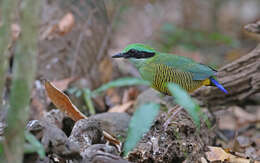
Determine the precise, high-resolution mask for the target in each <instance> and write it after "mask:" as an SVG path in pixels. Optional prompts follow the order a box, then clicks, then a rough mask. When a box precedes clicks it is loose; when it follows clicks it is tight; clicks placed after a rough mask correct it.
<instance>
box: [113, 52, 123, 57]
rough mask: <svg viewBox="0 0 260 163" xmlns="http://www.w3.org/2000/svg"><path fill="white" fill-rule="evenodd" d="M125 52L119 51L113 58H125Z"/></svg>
mask: <svg viewBox="0 0 260 163" xmlns="http://www.w3.org/2000/svg"><path fill="white" fill-rule="evenodd" d="M124 57H125V56H124V53H118V54H116V55H113V56H112V58H124Z"/></svg>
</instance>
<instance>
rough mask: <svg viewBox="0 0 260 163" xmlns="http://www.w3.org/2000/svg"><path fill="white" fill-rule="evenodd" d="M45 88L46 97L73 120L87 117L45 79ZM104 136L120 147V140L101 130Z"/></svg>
mask: <svg viewBox="0 0 260 163" xmlns="http://www.w3.org/2000/svg"><path fill="white" fill-rule="evenodd" d="M44 86H45V90H46V92H47V95H48V97H49V98H50V99H51V101H52V102H53V104H54V105H55V106H56V107H57V108H58V109H60V110H61V111H63V112H65V113H66V114H67V115H68V116H69V117H70V118H71V119H73V120H74V121H78V120H80V119H84V118H87V116H85V115H84V114H83V113H81V112H80V111H79V110H78V108H77V107H76V106H75V105H73V104H72V103H71V101H70V99H69V98H68V96H67V95H65V94H64V93H63V92H61V91H60V90H59V89H57V88H56V87H55V86H54V85H53V84H52V83H51V82H49V81H45V83H44ZM103 134H104V137H105V139H106V140H108V141H109V142H111V143H113V144H115V145H116V146H117V147H118V149H119V150H120V149H121V142H120V141H118V140H117V139H115V138H114V137H113V136H111V134H109V133H107V132H106V131H103Z"/></svg>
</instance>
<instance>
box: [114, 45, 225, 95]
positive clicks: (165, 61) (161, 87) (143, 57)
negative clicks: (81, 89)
mask: <svg viewBox="0 0 260 163" xmlns="http://www.w3.org/2000/svg"><path fill="white" fill-rule="evenodd" d="M112 58H125V59H127V60H129V61H130V62H131V63H132V64H133V65H134V66H135V67H136V68H137V69H138V71H139V73H140V75H141V77H142V78H143V79H144V80H146V81H148V82H149V83H150V84H151V87H152V88H154V89H155V90H157V91H159V92H161V93H163V94H165V95H169V96H171V93H170V91H169V90H168V87H167V85H168V83H175V84H178V85H179V86H180V87H182V88H183V89H184V90H186V91H187V92H188V93H192V92H194V91H195V90H196V89H198V88H200V87H202V86H215V87H217V88H219V89H220V90H221V91H223V92H224V93H226V94H227V93H228V91H227V90H226V89H225V88H224V87H223V86H222V85H221V84H220V83H219V82H218V80H217V79H216V73H217V70H216V69H214V68H212V67H210V66H207V65H205V64H202V63H198V62H195V61H194V60H192V59H190V58H187V57H184V56H178V55H173V54H168V53H162V52H158V51H156V50H155V49H153V48H152V47H150V46H149V45H145V44H140V43H134V44H129V45H128V46H126V47H125V48H124V49H123V51H122V52H120V53H118V54H116V55H113V56H112Z"/></svg>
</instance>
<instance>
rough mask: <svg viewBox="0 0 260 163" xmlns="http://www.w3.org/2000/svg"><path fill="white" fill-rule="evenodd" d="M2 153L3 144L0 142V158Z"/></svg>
mask: <svg viewBox="0 0 260 163" xmlns="http://www.w3.org/2000/svg"><path fill="white" fill-rule="evenodd" d="M3 151H4V148H3V144H2V142H0V156H1V155H2V153H3Z"/></svg>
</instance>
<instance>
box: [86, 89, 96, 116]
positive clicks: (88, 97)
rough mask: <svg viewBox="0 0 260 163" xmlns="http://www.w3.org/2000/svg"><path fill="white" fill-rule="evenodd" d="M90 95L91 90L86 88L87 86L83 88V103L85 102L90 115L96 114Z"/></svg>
mask: <svg viewBox="0 0 260 163" xmlns="http://www.w3.org/2000/svg"><path fill="white" fill-rule="evenodd" d="M91 95H92V92H91V90H90V89H88V88H85V89H84V100H85V103H86V104H87V107H88V109H89V113H90V114H91V115H94V114H96V110H95V107H94V105H93V101H92V99H91Z"/></svg>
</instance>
